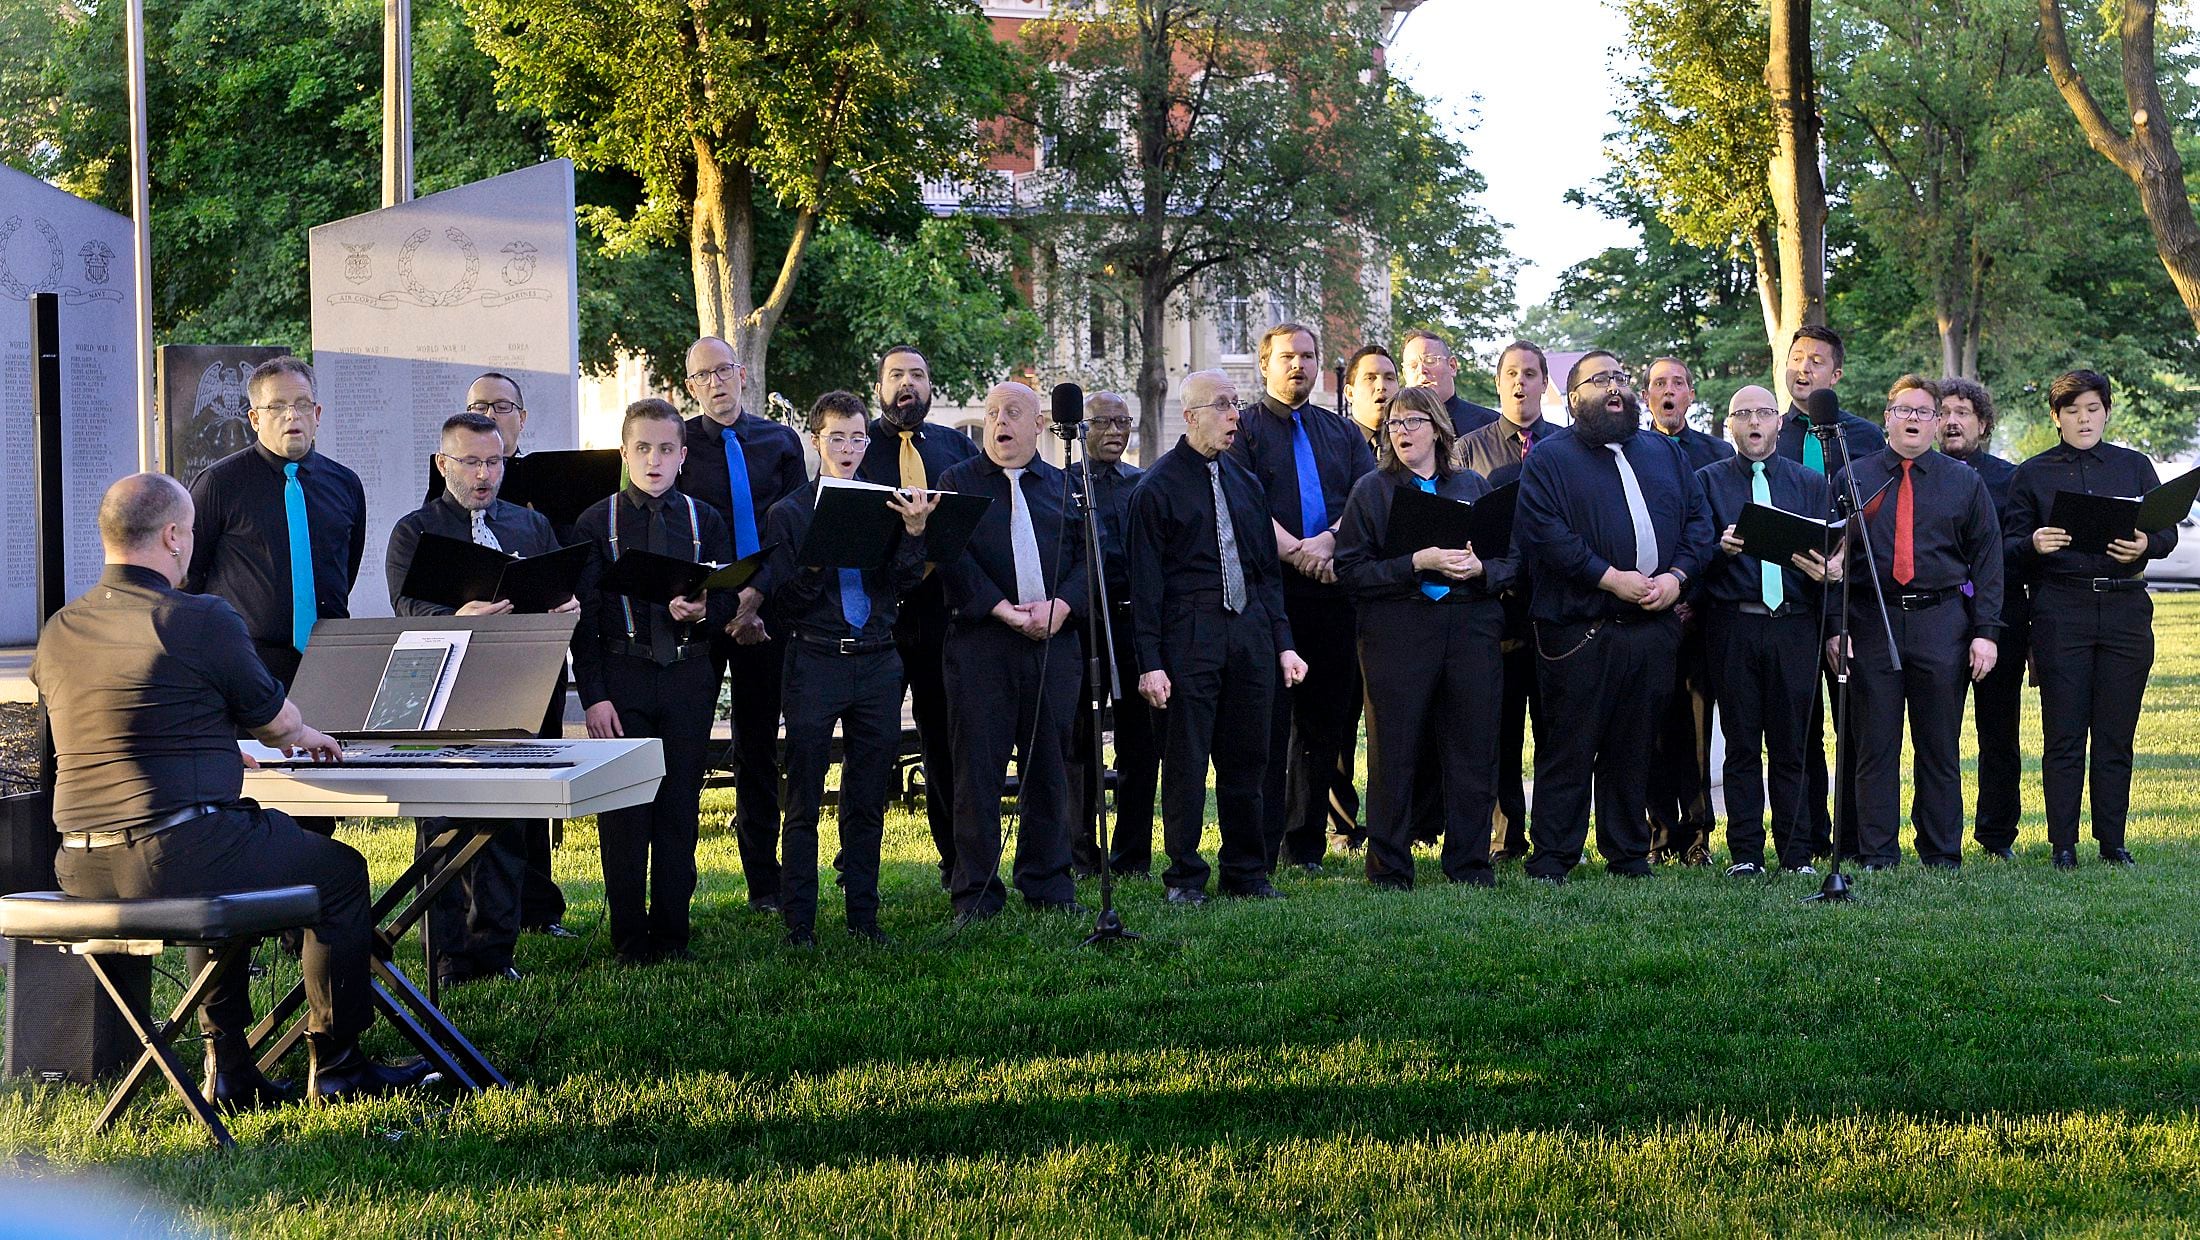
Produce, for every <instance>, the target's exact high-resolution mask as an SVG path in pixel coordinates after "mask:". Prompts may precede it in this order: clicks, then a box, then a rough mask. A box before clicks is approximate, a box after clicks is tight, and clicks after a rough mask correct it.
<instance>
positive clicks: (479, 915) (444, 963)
mask: <svg viewBox="0 0 2200 1240" xmlns="http://www.w3.org/2000/svg"><path fill="white" fill-rule="evenodd" d="M539 821H540V820H539V819H536V820H528V819H521V818H504V819H494V820H491V822H493V823H494V824H495V825H496V834H494V835H492V836H490V837H489V842H488V843H486V844H484V845H482V847H481V851H480V852H477V853H475V854H474V859H473V860H472V861H469V862H467V863H466V868H465V869H463V870H461V871H459V873H458V876H457V877H455V878H453V879H452V880H451V881H450V882H448V883H446V884H444V887H443V891H442V892H441V894H439V895H437V896H436V899H435V903H434V904H432V905H430V906H429V908H428V946H429V949H430V950H431V951H433V952H434V953H435V971H436V973H437V974H438V975H439V976H441V977H442V978H443V979H444V980H445V981H464V980H465V979H467V978H470V977H480V976H482V975H484V974H488V973H495V972H497V971H498V970H500V969H508V968H511V967H512V949H513V947H514V946H515V945H516V944H517V943H518V942H519V926H520V920H519V896H520V882H521V876H522V875H523V874H524V873H525V872H526V868H527V851H526V838H525V837H526V832H527V828H528V827H529V826H530V825H533V822H539ZM486 825H489V824H488V823H484V822H483V821H481V820H479V819H471V818H418V819H415V820H414V822H413V826H414V837H415V838H414V844H413V847H414V855H415V856H418V855H419V854H420V853H423V852H426V851H427V850H428V845H429V844H430V843H432V842H434V840H435V837H437V836H439V835H441V834H443V833H444V832H445V831H449V830H454V829H455V830H457V831H458V832H459V833H460V834H459V839H458V843H459V846H461V847H463V846H464V845H465V842H466V840H467V838H468V835H469V833H471V832H472V831H474V830H476V829H478V828H480V827H482V826H486Z"/></svg>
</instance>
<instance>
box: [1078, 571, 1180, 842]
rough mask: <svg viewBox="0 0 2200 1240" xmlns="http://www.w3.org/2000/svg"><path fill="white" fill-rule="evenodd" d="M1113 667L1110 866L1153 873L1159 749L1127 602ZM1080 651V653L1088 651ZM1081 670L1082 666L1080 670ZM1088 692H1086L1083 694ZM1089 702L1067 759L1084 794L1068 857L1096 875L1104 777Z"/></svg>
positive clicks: (1118, 609) (1103, 668)
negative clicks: (1095, 758) (1095, 760)
mask: <svg viewBox="0 0 2200 1240" xmlns="http://www.w3.org/2000/svg"><path fill="white" fill-rule="evenodd" d="M1092 630H1093V626H1087V627H1085V628H1084V629H1083V630H1081V631H1080V640H1081V641H1085V640H1089V638H1090V634H1091V633H1092ZM1113 635H1114V643H1115V666H1116V668H1117V669H1118V670H1117V673H1116V675H1117V678H1118V679H1119V681H1120V682H1121V684H1122V687H1123V696H1122V697H1120V698H1117V699H1115V700H1114V701H1113V702H1111V703H1109V714H1110V715H1111V716H1112V718H1113V721H1114V725H1115V821H1114V822H1113V823H1112V824H1110V825H1111V826H1112V828H1113V830H1112V831H1111V832H1110V833H1109V836H1108V846H1109V851H1110V853H1111V854H1112V856H1111V857H1110V858H1109V860H1108V864H1109V865H1111V866H1113V867H1114V869H1115V872H1116V873H1118V874H1142V873H1145V872H1147V871H1149V870H1151V869H1152V868H1153V811H1154V796H1155V794H1156V793H1157V792H1158V791H1159V787H1160V780H1161V749H1160V746H1159V745H1158V744H1157V743H1156V740H1155V737H1154V719H1153V711H1152V710H1151V709H1149V708H1148V707H1147V705H1146V699H1144V698H1142V697H1140V696H1139V695H1138V656H1137V652H1136V650H1135V645H1136V643H1135V641H1134V639H1133V637H1132V630H1131V609H1130V605H1129V603H1128V601H1127V600H1119V601H1117V602H1116V604H1115V624H1114V627H1113ZM1089 648H1090V647H1088V646H1080V647H1079V649H1080V650H1086V649H1089ZM1080 666H1082V665H1080ZM1100 684H1101V689H1100V692H1102V693H1106V692H1107V687H1108V667H1107V664H1106V663H1102V664H1101V665H1100ZM1087 692H1088V693H1090V689H1089V688H1088V690H1087ZM1090 701H1091V699H1090V698H1089V697H1087V698H1081V699H1079V701H1078V703H1077V731H1076V737H1075V741H1074V745H1073V748H1072V751H1071V754H1070V764H1071V766H1072V767H1074V768H1075V769H1076V771H1077V773H1078V783H1079V786H1080V787H1082V788H1083V790H1084V805H1083V809H1082V812H1081V813H1080V815H1079V820H1078V827H1077V839H1076V843H1075V846H1074V847H1073V848H1072V849H1071V850H1070V858H1071V860H1072V861H1074V862H1075V863H1076V866H1077V868H1078V869H1080V870H1084V871H1088V872H1095V873H1096V872H1098V871H1099V869H1100V864H1101V862H1100V836H1099V821H1100V815H1101V813H1102V812H1104V810H1105V808H1106V802H1105V794H1106V789H1104V788H1103V787H1102V786H1101V784H1102V780H1103V775H1104V772H1102V771H1101V770H1098V769H1095V768H1094V766H1093V764H1092V730H1091V725H1092V712H1091V711H1090V710H1089V709H1087V707H1088V705H1089V703H1090Z"/></svg>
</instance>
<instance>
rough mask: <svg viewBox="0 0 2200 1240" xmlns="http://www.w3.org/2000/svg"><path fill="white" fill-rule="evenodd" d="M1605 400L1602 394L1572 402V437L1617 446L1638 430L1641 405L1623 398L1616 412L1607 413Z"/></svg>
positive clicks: (1629, 395)
mask: <svg viewBox="0 0 2200 1240" xmlns="http://www.w3.org/2000/svg"><path fill="white" fill-rule="evenodd" d="M1605 400H1606V397H1605V395H1604V393H1603V392H1601V391H1599V392H1597V393H1596V394H1595V395H1594V396H1592V397H1578V396H1577V397H1575V398H1574V401H1573V415H1574V434H1575V435H1576V436H1578V437H1580V438H1581V439H1582V440H1583V441H1584V442H1586V443H1592V444H1607V443H1618V442H1620V441H1621V440H1623V439H1626V438H1627V437H1628V436H1630V435H1632V434H1634V433H1635V431H1636V430H1637V429H1639V428H1640V426H1641V423H1642V403H1641V402H1640V401H1638V400H1636V399H1635V398H1634V396H1633V394H1631V393H1626V394H1622V395H1621V396H1620V407H1619V408H1617V409H1606V408H1605V407H1604V402H1605Z"/></svg>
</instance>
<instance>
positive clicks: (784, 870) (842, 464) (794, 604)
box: [758, 391, 939, 947]
mask: <svg viewBox="0 0 2200 1240" xmlns="http://www.w3.org/2000/svg"><path fill="white" fill-rule="evenodd" d="M863 415H864V404H863V398H862V397H860V396H857V395H856V394H855V393H853V392H840V391H834V392H827V393H825V394H824V395H823V396H820V397H818V398H817V401H816V402H815V403H814V404H812V405H811V406H810V416H809V431H810V440H811V442H812V443H814V444H815V445H816V447H817V466H818V481H817V482H816V483H814V484H810V485H806V486H804V487H803V488H802V489H801V490H799V491H796V492H795V493H794V494H792V495H789V496H787V497H786V498H785V499H782V500H780V501H779V502H778V503H776V504H773V505H772V510H771V512H770V513H769V514H768V515H767V516H766V519H765V533H764V545H765V546H766V548H767V549H768V550H767V551H766V552H765V560H764V571H763V573H762V574H761V576H760V578H759V587H758V588H760V589H762V590H763V591H764V592H765V594H766V595H767V596H769V598H770V600H771V605H772V607H773V609H774V611H775V612H776V613H777V615H778V616H779V618H780V622H781V623H782V624H783V625H785V626H786V627H785V630H784V632H783V633H782V634H781V639H782V640H783V641H784V642H785V643H786V647H787V671H786V677H785V680H784V682H783V684H784V690H785V697H784V699H783V700H784V705H785V712H786V716H787V758H786V772H787V820H786V831H785V835H784V837H783V838H782V840H781V847H782V848H783V849H784V854H783V855H782V856H781V858H780V869H779V893H778V894H779V915H780V917H781V919H782V920H783V921H784V923H785V925H786V927H787V937H786V943H787V944H788V946H790V947H811V946H814V945H815V944H816V942H817V937H816V930H817V820H818V813H819V809H820V807H821V806H822V805H823V804H824V803H825V774H826V771H827V769H828V768H829V767H830V766H831V765H832V757H833V726H834V724H836V723H837V724H838V725H839V726H840V735H841V766H840V801H839V806H838V809H837V816H838V818H839V829H840V848H839V850H838V851H837V852H835V853H834V854H833V868H834V869H835V870H837V871H838V872H839V875H840V887H841V890H842V892H843V893H844V904H845V911H844V914H843V916H844V918H845V920H846V923H847V926H848V933H850V934H852V935H854V936H856V937H857V938H859V939H863V940H865V941H867V942H871V943H882V944H883V943H885V942H887V938H886V934H885V932H884V931H882V930H880V929H879V925H878V908H879V901H878V867H879V843H880V839H881V838H882V835H883V832H884V830H885V822H886V799H887V795H888V793H889V792H890V791H891V787H892V783H893V775H894V758H895V756H896V754H897V753H898V752H899V750H900V745H901V685H902V678H901V656H900V655H899V654H898V653H896V651H895V649H894V616H895V613H896V612H897V611H898V610H899V608H900V604H901V596H902V595H903V594H905V593H907V592H908V591H910V590H913V589H915V588H916V586H917V584H918V583H919V582H921V581H923V580H924V527H925V522H926V520H927V519H928V518H929V516H930V515H931V512H932V509H933V508H934V507H936V506H937V505H938V503H939V499H938V497H937V496H932V495H925V494H921V493H915V494H913V493H909V492H903V493H901V494H898V495H896V496H895V497H893V498H892V499H890V500H888V501H887V504H888V506H889V507H891V508H893V509H894V510H895V511H896V512H898V513H900V514H901V520H902V530H901V536H900V537H899V538H897V539H896V540H895V543H894V549H893V551H892V553H891V555H890V556H889V558H888V560H887V562H886V563H885V564H884V565H883V566H881V567H879V568H875V569H853V568H815V567H804V566H803V565H802V564H801V563H800V562H799V556H800V554H801V551H802V543H803V540H804V539H805V538H807V537H808V536H809V532H810V521H811V518H812V517H814V516H815V515H816V511H817V492H818V489H819V488H820V487H822V486H823V485H824V479H827V478H840V479H848V478H853V477H855V474H856V467H857V466H858V465H859V464H861V463H862V461H863V454H864V452H865V451H866V450H867V449H868V448H869V447H870V445H871V436H870V433H869V432H868V431H866V430H865V429H864V425H863V422H864V416H863Z"/></svg>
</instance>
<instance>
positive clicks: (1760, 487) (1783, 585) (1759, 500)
mask: <svg viewBox="0 0 2200 1240" xmlns="http://www.w3.org/2000/svg"><path fill="white" fill-rule="evenodd" d="M1817 442H1818V441H1817V440H1816V439H1813V440H1811V443H1813V444H1816V443H1817ZM1749 470H1750V474H1749V500H1750V502H1751V503H1753V504H1763V505H1764V506H1765V507H1767V508H1770V507H1772V506H1773V504H1772V483H1771V482H1769V481H1767V480H1766V478H1765V463H1764V462H1763V461H1752V462H1750V466H1749ZM1761 565H1762V566H1761V567H1760V568H1759V569H1758V570H1757V571H1758V572H1759V573H1761V574H1763V577H1762V581H1763V583H1764V584H1763V585H1762V586H1760V587H1759V589H1760V590H1761V591H1762V593H1763V595H1764V601H1765V609H1766V610H1767V611H1778V610H1780V604H1782V603H1784V602H1786V601H1787V579H1786V577H1785V576H1783V575H1782V573H1781V571H1780V566H1779V565H1777V564H1775V563H1773V562H1772V561H1770V560H1765V561H1762V562H1761Z"/></svg>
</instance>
